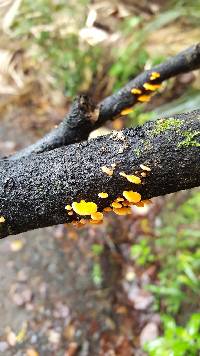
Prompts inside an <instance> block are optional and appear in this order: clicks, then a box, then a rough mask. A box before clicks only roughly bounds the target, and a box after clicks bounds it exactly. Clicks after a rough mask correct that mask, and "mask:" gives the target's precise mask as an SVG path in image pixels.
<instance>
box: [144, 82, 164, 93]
mask: <svg viewBox="0 0 200 356" xmlns="http://www.w3.org/2000/svg"><path fill="white" fill-rule="evenodd" d="M143 87H144V88H145V89H146V90H150V91H155V90H156V89H159V88H160V87H161V84H150V83H144V84H143Z"/></svg>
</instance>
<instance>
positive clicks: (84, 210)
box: [72, 200, 97, 215]
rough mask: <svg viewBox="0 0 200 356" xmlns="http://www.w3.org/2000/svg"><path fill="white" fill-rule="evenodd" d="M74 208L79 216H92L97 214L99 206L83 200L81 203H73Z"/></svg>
mask: <svg viewBox="0 0 200 356" xmlns="http://www.w3.org/2000/svg"><path fill="white" fill-rule="evenodd" d="M72 208H73V210H74V211H75V213H76V214H78V215H91V214H93V213H96V212H97V205H96V204H95V203H93V202H86V201H85V200H81V201H80V203H77V202H73V203H72Z"/></svg>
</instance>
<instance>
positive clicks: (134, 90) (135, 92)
mask: <svg viewBox="0 0 200 356" xmlns="http://www.w3.org/2000/svg"><path fill="white" fill-rule="evenodd" d="M131 93H132V94H142V90H140V89H138V88H133V89H131Z"/></svg>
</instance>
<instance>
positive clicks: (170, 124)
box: [153, 117, 181, 135]
mask: <svg viewBox="0 0 200 356" xmlns="http://www.w3.org/2000/svg"><path fill="white" fill-rule="evenodd" d="M180 126H181V120H179V119H174V118H173V117H170V118H167V119H161V120H157V121H156V122H155V126H154V130H153V135H160V134H161V133H163V132H165V131H166V130H170V129H174V128H179V127H180Z"/></svg>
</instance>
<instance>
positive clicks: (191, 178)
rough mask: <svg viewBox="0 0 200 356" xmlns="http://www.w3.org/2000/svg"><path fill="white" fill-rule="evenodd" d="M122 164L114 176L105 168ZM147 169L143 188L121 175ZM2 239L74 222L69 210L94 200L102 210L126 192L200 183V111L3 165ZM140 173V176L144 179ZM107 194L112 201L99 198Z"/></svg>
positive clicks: (161, 191)
mask: <svg viewBox="0 0 200 356" xmlns="http://www.w3.org/2000/svg"><path fill="white" fill-rule="evenodd" d="M112 164H115V165H116V166H115V169H114V172H113V175H112V176H108V175H107V174H105V173H104V172H103V171H102V169H101V167H102V166H107V167H111V165H112ZM140 164H144V165H146V166H148V167H150V168H151V171H150V172H149V173H148V174H147V177H146V178H145V177H144V178H142V184H141V185H134V184H133V183H130V182H128V181H127V180H126V179H125V178H124V177H122V176H120V175H119V173H120V172H121V171H124V172H125V173H127V174H128V173H129V174H130V173H132V174H134V173H135V174H136V175H139V176H140V173H141V171H142V169H141V168H140ZM0 169H1V174H0V216H1V217H4V218H5V222H1V224H0V237H5V236H8V235H12V234H18V233H20V232H23V231H27V230H31V229H36V228H40V227H44V226H50V225H56V224H60V223H64V222H67V223H68V222H71V220H76V219H78V218H79V217H78V216H76V214H74V217H71V216H68V215H67V213H66V210H65V205H66V204H71V203H72V202H73V201H80V200H81V199H85V200H86V201H93V202H95V203H96V204H97V205H98V210H99V211H102V209H103V208H105V207H106V206H109V204H110V203H111V202H112V201H113V200H114V199H115V198H117V197H118V196H122V192H123V191H124V190H133V191H138V192H140V193H141V195H142V199H146V198H151V197H156V196H159V195H165V194H168V193H172V192H176V191H179V190H182V189H190V188H192V187H197V186H199V185H200V110H198V111H195V112H192V113H187V114H180V115H175V116H174V119H172V118H170V119H162V120H161V119H159V120H157V121H155V122H153V121H152V122H148V123H146V124H145V125H143V126H142V127H137V128H135V129H125V130H123V131H122V134H121V133H113V134H111V135H108V136H104V137H99V138H96V139H93V140H91V141H86V142H83V143H79V144H74V145H71V146H68V147H62V148H58V149H54V150H52V151H49V152H44V153H41V154H35V155H31V156H29V157H26V158H21V159H18V160H14V161H12V160H8V159H7V160H6V159H5V160H2V161H0ZM136 172H138V173H136ZM99 192H107V193H108V194H109V197H108V198H107V199H100V198H98V193H99Z"/></svg>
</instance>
